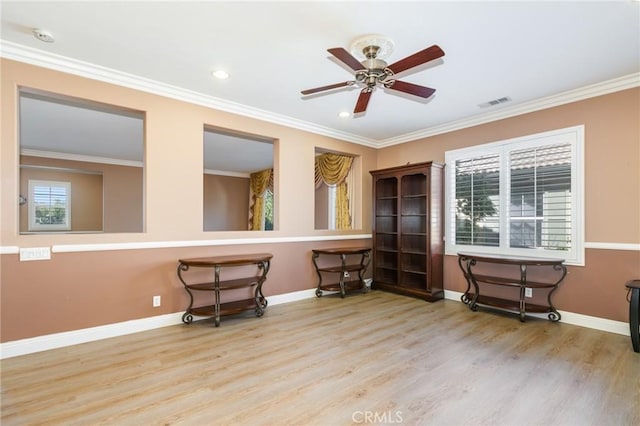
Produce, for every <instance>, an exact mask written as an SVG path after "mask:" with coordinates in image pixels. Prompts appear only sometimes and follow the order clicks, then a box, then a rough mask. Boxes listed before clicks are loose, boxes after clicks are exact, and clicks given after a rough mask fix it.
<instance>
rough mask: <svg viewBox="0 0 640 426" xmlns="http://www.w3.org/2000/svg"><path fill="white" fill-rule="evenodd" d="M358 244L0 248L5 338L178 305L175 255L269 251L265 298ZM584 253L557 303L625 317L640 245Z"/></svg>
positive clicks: (182, 297)
mask: <svg viewBox="0 0 640 426" xmlns="http://www.w3.org/2000/svg"><path fill="white" fill-rule="evenodd" d="M360 246H366V247H370V246H371V241H370V240H368V239H365V240H345V241H325V242H304V243H278V244H251V245H229V246H213V247H186V248H160V249H147V250H117V251H92V252H91V251H90V252H81V253H54V254H53V255H52V260H49V261H37V262H34V261H32V262H20V261H19V256H18V255H2V256H1V265H0V266H1V268H2V279H3V281H2V324H1V329H0V333H1V338H2V342H8V341H14V340H20V339H26V338H30V337H37V336H43V335H47V334H53V333H59V332H64V331H71V330H78V329H84V328H89V327H95V326H100V325H106V324H112V323H118V322H122V321H128V320H135V319H141V318H147V317H152V316H157V315H162V314H168V313H174V312H181V311H183V310H184V309H185V308H186V306H187V303H188V299H187V295H186V293H185V291H184V289H183V287H182V284H181V283H180V281H179V280H178V278H177V276H176V267H177V260H178V259H180V258H186V257H201V256H213V255H228V254H246V253H263V252H269V253H272V254H273V255H274V257H273V260H272V263H271V270H270V272H269V275H268V278H267V282H266V284H265V286H264V288H263V289H264V293H265V295H266V296H267V297H268V296H272V295H278V294H286V293H291V292H296V291H300V290H306V289H311V288H315V286H316V285H317V276H316V273H315V271H314V268H313V263H312V261H311V250H312V249H314V248H329V247H360ZM586 257H587V264H588V265H589V267H588V268H585V267H569V268H568V270H569V273H568V275H567V277H566V279H565V280H564V281H563V283H562V284H561V285H560V288H559V289H558V291H557V292H556V294H555V295H554V298H553V301H554V304H555V305H556V307H557V309H559V310H561V311H567V312H573V313H579V314H584V315H589V316H594V317H599V318H606V319H611V320H615V321H622V322H626V321H628V311H629V305H628V302H627V300H626V289H625V287H624V283H625V282H626V281H628V280H629V279H632V278H640V274H638V265H640V252H639V251H624V250H596V249H588V250H587V252H586ZM366 276H367V277H370V276H371V268H369V270H368V271H367V274H366ZM444 283H445V285H444V286H445V289H446V290H451V291H456V292H464V291H465V289H466V281H465V280H464V278H463V276H462V273H461V272H460V269H459V267H458V263H457V258H456V257H455V256H445V264H444ZM154 295H160V296H162V306H161V307H159V308H153V307H152V303H151V302H152V297H153V296H154ZM534 296H536V295H534ZM538 296H539V295H538ZM238 297H240V296H238ZM425 303H427V302H425ZM438 303H443V302H438ZM470 320H472V317H470Z"/></svg>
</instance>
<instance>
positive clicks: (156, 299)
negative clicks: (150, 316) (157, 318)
mask: <svg viewBox="0 0 640 426" xmlns="http://www.w3.org/2000/svg"><path fill="white" fill-rule="evenodd" d="M158 306H160V296H153V307H154V308H157V307H158Z"/></svg>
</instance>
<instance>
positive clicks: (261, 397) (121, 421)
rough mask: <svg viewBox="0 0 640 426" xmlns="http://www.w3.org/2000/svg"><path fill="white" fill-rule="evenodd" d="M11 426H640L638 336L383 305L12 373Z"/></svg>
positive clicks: (391, 302)
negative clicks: (635, 344) (635, 345)
mask: <svg viewBox="0 0 640 426" xmlns="http://www.w3.org/2000/svg"><path fill="white" fill-rule="evenodd" d="M1 420H2V425H3V426H9V425H35V424H43V425H44V424H46V425H100V424H106V425H174V424H176V425H177V424H184V425H217V424H221V425H349V424H396V425H397V424H403V425H529V424H531V425H634V426H635V425H638V424H640V354H637V353H634V352H633V350H632V349H631V342H630V339H629V337H628V336H621V335H616V334H610V333H605V332H600V331H594V330H590V329H586V328H582V327H577V326H572V325H567V324H562V323H551V322H549V321H546V320H538V319H528V320H527V322H525V323H520V321H519V320H518V319H517V318H516V317H515V316H511V315H505V314H500V313H495V312H491V311H487V310H482V309H481V310H480V311H479V312H471V311H470V310H469V309H468V308H467V307H466V306H465V305H463V304H462V303H460V302H456V301H450V300H445V301H440V302H437V303H427V302H424V301H421V300H417V299H413V298H409V297H404V296H398V295H393V294H390V293H384V292H380V291H372V292H369V293H367V294H360V293H357V294H353V295H349V296H347V297H346V298H345V299H340V298H339V297H334V296H326V295H325V296H323V297H322V298H319V299H308V300H303V301H299V302H294V303H288V304H283V305H277V306H270V307H268V308H267V310H266V313H265V315H264V316H263V317H262V318H256V317H255V316H253V314H252V313H250V312H249V313H246V314H240V315H238V316H235V317H227V318H223V319H222V324H221V326H220V327H219V328H217V329H216V328H214V327H213V325H212V322H211V321H210V320H203V321H198V322H194V323H193V324H191V325H177V326H171V327H165V328H162V329H157V330H152V331H148V332H143V333H137V334H132V335H128V336H122V337H117V338H113V339H106V340H101V341H97V342H92V343H86V344H81V345H77V346H73V347H67V348H61V349H56V350H51V351H46V352H41V353H36V354H30V355H25V356H20V357H15V358H9V359H6V360H3V361H2V417H1Z"/></svg>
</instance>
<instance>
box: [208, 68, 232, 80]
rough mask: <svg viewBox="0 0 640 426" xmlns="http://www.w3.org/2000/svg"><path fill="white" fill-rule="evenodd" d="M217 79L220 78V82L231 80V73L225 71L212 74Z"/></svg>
mask: <svg viewBox="0 0 640 426" xmlns="http://www.w3.org/2000/svg"><path fill="white" fill-rule="evenodd" d="M211 75H213V76H214V77H215V78H219V79H220V80H224V79H225V78H229V73H228V72H226V71H224V70H216V71H214V72H212V73H211Z"/></svg>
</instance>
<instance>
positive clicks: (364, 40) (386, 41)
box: [350, 34, 395, 59]
mask: <svg viewBox="0 0 640 426" xmlns="http://www.w3.org/2000/svg"><path fill="white" fill-rule="evenodd" d="M394 46H395V44H394V43H393V40H391V39H390V38H389V37H386V36H383V35H381V34H367V35H364V36H362V37H358V38H357V39H356V40H354V42H353V43H351V48H350V50H351V54H352V55H353V56H355V57H360V58H368V56H367V52H371V49H372V48H377V49H375V53H374V56H375V57H376V58H378V59H386V58H388V57H389V55H391V53H393V48H394Z"/></svg>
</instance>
